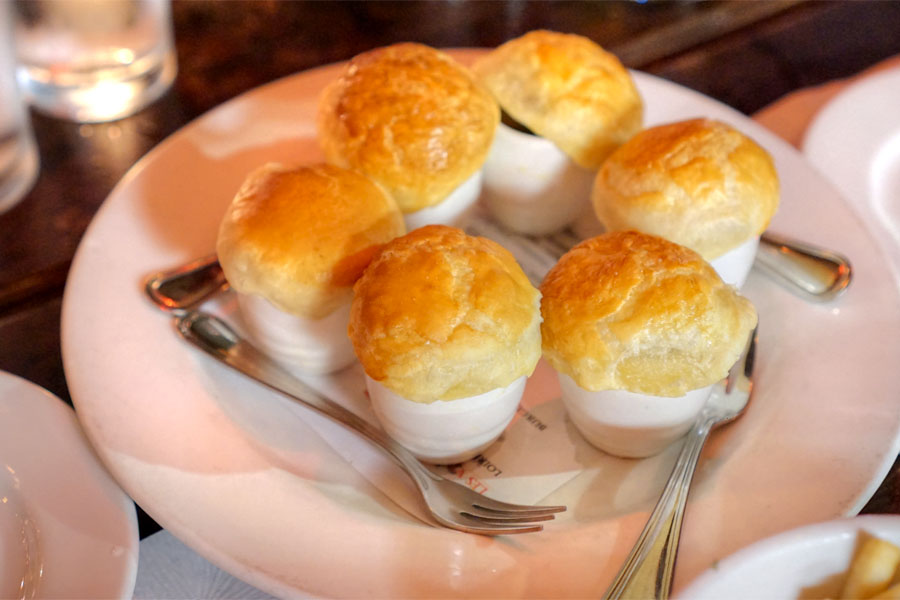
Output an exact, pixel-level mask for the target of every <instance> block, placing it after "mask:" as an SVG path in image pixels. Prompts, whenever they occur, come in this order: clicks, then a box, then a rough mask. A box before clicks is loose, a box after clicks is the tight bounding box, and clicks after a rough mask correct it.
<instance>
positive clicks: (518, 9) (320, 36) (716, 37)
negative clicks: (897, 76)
mask: <svg viewBox="0 0 900 600" xmlns="http://www.w3.org/2000/svg"><path fill="white" fill-rule="evenodd" d="M173 18H174V23H175V36H176V45H177V52H178V62H179V75H178V79H177V80H176V82H175V86H174V87H173V89H172V90H171V91H170V92H169V93H168V94H166V95H165V96H164V97H163V98H162V99H161V100H159V101H157V102H156V103H155V104H153V105H152V106H150V107H149V108H147V109H145V110H144V111H142V112H140V113H139V114H136V115H134V116H132V117H129V118H127V119H123V120H120V121H116V122H113V123H105V124H96V125H84V124H77V123H70V122H64V121H60V120H56V119H53V118H49V117H46V116H42V115H40V114H33V115H32V117H33V123H34V128H35V132H36V135H37V141H38V145H39V147H40V156H41V174H40V178H39V179H38V181H37V184H36V185H35V187H34V188H33V190H32V191H31V193H30V194H29V195H28V196H27V197H25V198H24V199H23V200H22V202H21V203H20V204H19V205H18V206H16V207H15V208H13V209H12V210H10V211H9V212H7V213H5V214H3V215H0V370H5V371H9V372H12V373H15V374H17V375H20V376H22V377H25V378H27V379H29V380H31V381H33V382H35V383H37V384H39V385H41V386H43V387H45V388H47V389H48V390H50V391H51V392H53V393H55V394H57V395H58V396H60V397H61V398H63V399H64V400H66V401H69V402H70V401H71V400H70V397H69V393H68V389H67V387H66V380H65V374H64V372H63V367H62V360H61V356H60V340H59V330H60V308H61V304H62V294H63V290H64V286H65V280H66V274H67V272H68V268H69V264H70V261H71V259H72V256H73V254H74V252H75V249H76V247H77V245H78V243H79V240H80V239H81V237H82V235H83V234H84V232H85V229H86V228H87V226H88V224H89V223H90V221H91V219H92V217H93V216H94V214H95V213H96V211H97V209H98V208H99V207H100V205H101V203H102V202H103V200H104V199H105V198H106V196H107V194H108V193H109V192H110V190H111V189H112V188H113V186H114V185H115V184H116V182H117V181H119V179H120V178H121V177H122V176H123V175H124V174H125V173H126V171H128V169H129V168H130V167H131V166H132V165H133V164H134V162H135V161H137V160H138V159H139V158H140V157H141V156H142V155H144V154H145V153H146V152H147V151H148V150H150V149H151V148H152V147H153V146H154V145H156V144H157V143H158V142H160V141H161V140H162V139H163V138H165V137H166V136H168V135H169V134H171V133H173V132H174V131H176V130H177V129H179V128H180V127H182V126H183V125H184V124H186V123H188V122H189V121H190V120H192V119H193V118H195V117H197V116H198V115H200V114H202V113H203V112H205V111H207V110H209V109H211V108H213V107H214V106H216V105H218V104H220V103H221V102H223V101H225V100H228V99H229V98H232V97H234V96H235V95H237V94H240V93H241V92H244V91H246V90H248V89H250V88H253V87H256V86H258V85H260V84H263V83H266V82H268V81H272V80H274V79H277V78H279V77H283V76H286V75H290V74H292V73H295V72H298V71H302V70H304V69H307V68H310V67H314V66H317V65H322V64H326V63H330V62H335V61H340V60H345V59H348V58H350V57H351V56H353V55H354V54H357V53H359V52H361V51H364V50H367V49H370V48H373V47H376V46H382V45H386V44H390V43H393V42H398V41H406V40H413V41H419V42H422V43H426V44H429V45H432V46H435V47H465V46H476V47H479V46H480V47H490V46H495V45H497V44H499V43H501V42H503V41H505V40H507V39H509V38H512V37H516V36H518V35H521V34H523V33H525V32H526V31H529V30H531V29H536V28H547V29H554V30H558V31H566V32H573V33H580V34H582V35H586V36H588V37H590V38H592V39H593V40H595V41H597V42H598V43H600V44H601V45H602V46H604V47H606V48H607V49H609V50H611V51H613V52H615V53H616V54H618V55H619V56H620V57H621V58H622V60H623V62H624V63H625V64H626V65H627V66H629V67H632V68H636V69H640V70H643V71H647V72H649V73H653V74H656V75H659V76H661V77H664V78H666V79H669V80H671V81H674V82H677V83H680V84H683V85H686V86H688V87H691V88H693V89H696V90H698V91H700V92H702V93H704V94H707V95H709V96H712V97H714V98H717V99H718V100H721V101H723V102H725V103H727V104H729V105H731V106H733V107H735V108H737V109H738V110H740V111H742V112H744V113H745V114H748V115H752V114H753V113H754V112H755V111H757V110H759V109H761V108H762V107H764V106H766V105H768V104H769V103H771V102H773V101H774V100H776V99H778V98H780V97H782V96H783V95H785V94H787V93H789V92H791V91H793V90H796V89H799V88H803V87H806V86H810V85H814V84H818V83H821V82H825V81H828V80H832V79H835V78H840V77H846V76H849V75H852V74H854V73H857V72H859V71H861V70H863V69H864V68H866V67H868V66H871V65H873V64H875V63H877V62H878V61H880V60H882V59H884V58H886V57H889V56H892V55H896V54H900V35H898V32H900V2H890V1H871V2H849V1H848V2H794V1H778V2H764V1H756V2H750V1H743V0H739V1H733V2H668V1H657V0H650V1H648V2H643V3H642V2H633V1H629V2H600V1H592V2H588V1H579V2H562V1H560V2H527V1H509V2H506V1H504V2H499V1H492V0H481V1H467V0H448V1H432V2H374V1H372V2H299V1H298V2H286V1H272V0H267V1H263V0H258V1H254V2H243V1H237V0H221V1H219V0H215V1H214V0H209V1H203V2H200V1H180V0H176V1H175V2H174V3H173ZM101 293H102V291H101ZM898 401H900V397H898ZM898 485H900V469H898V466H897V465H895V466H894V468H893V469H892V471H891V473H890V475H889V476H888V477H887V479H886V480H885V482H884V483H883V484H882V486H881V487H880V488H879V490H878V491H877V492H876V494H875V496H874V497H873V498H872V500H871V501H870V502H869V504H868V505H867V506H866V507H865V509H864V511H863V512H891V513H900V487H898ZM139 514H140V516H141V520H140V524H141V534H142V535H146V534H148V533H151V532H152V531H154V530H156V529H157V528H158V527H157V526H156V524H155V523H154V522H153V521H152V520H151V519H149V518H147V517H146V515H144V514H143V513H142V512H141V511H139Z"/></svg>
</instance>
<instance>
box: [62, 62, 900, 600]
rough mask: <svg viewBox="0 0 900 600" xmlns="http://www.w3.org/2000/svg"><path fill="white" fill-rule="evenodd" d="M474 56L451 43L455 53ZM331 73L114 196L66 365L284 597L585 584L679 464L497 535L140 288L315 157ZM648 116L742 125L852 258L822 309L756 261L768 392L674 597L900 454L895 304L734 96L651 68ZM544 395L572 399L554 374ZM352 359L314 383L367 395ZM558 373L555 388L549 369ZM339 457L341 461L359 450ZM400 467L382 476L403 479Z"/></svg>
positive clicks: (164, 519) (85, 254) (67, 322)
mask: <svg viewBox="0 0 900 600" xmlns="http://www.w3.org/2000/svg"><path fill="white" fill-rule="evenodd" d="M477 52H478V51H477V50H464V51H456V56H458V57H459V58H460V59H461V60H463V61H468V60H471V59H472V57H473V56H474V55H475V53H477ZM337 73H338V67H337V66H329V67H323V68H320V69H316V70H312V71H309V72H305V73H301V74H298V75H296V76H293V77H289V78H286V79H283V80H280V81H277V82H274V83H272V84H269V85H266V86H264V87H261V88H259V89H256V90H253V91H251V92H249V93H247V94H245V95H243V96H240V97H238V98H236V99H234V100H232V101H230V102H228V103H226V104H224V105H222V106H220V107H218V108H216V109H214V110H212V111H211V112H210V113H208V114H206V115H204V116H203V117H201V118H199V119H198V120H196V121H195V122H193V123H191V124H190V125H188V126H187V127H185V128H184V129H182V130H181V131H179V132H178V133H176V134H175V135H173V136H172V137H171V138H169V139H168V140H166V141H165V142H164V143H162V144H160V146H159V147H158V148H156V149H155V150H154V151H153V152H151V153H150V154H149V155H148V156H146V157H145V158H144V159H143V160H141V161H140V162H139V163H138V164H137V165H136V166H135V167H134V168H133V169H132V171H131V172H130V173H129V174H128V175H127V176H126V177H125V178H124V179H123V180H122V182H121V183H120V184H119V185H118V186H117V187H116V189H115V190H114V191H113V192H112V193H111V194H110V196H109V198H108V199H107V200H106V202H105V203H104V205H103V206H102V208H101V210H100V211H99V213H98V215H97V217H96V218H95V220H94V222H93V223H92V224H91V226H90V228H89V229H88V231H87V233H86V235H85V237H84V240H83V242H82V244H81V246H80V248H79V250H78V253H77V256H76V258H75V261H74V263H73V267H72V271H71V275H70V279H69V282H68V285H67V289H66V294H65V300H64V311H63V353H64V361H65V368H66V375H67V379H68V382H69V386H70V389H71V393H72V396H73V399H74V401H75V404H76V407H77V409H78V414H79V416H80V418H81V419H82V422H83V424H84V427H85V430H86V431H87V433H88V435H89V436H90V438H91V440H92V441H93V443H94V445H95V447H96V448H97V451H98V452H99V453H100V454H101V456H102V457H103V459H104V461H105V462H106V463H107V465H108V466H109V468H110V469H111V470H112V472H113V473H114V474H115V476H116V477H117V479H118V480H119V482H120V483H121V485H122V486H123V487H124V488H125V489H126V490H127V491H128V492H129V494H131V495H132V497H133V498H135V500H136V501H137V502H138V503H139V504H140V505H141V506H142V507H143V508H144V509H145V510H147V511H148V512H149V513H150V515H151V516H153V517H154V518H155V519H156V520H158V521H159V522H160V523H161V524H162V525H163V526H164V527H166V528H167V529H169V530H170V531H171V532H172V533H174V534H175V535H177V536H178V537H179V538H180V539H181V540H182V541H184V542H185V543H186V544H187V545H189V546H191V547H192V548H194V549H195V550H196V551H197V552H198V553H200V554H201V555H203V556H205V557H206V558H208V559H209V560H210V561H212V562H213V563H215V564H217V565H218V566H220V567H222V568H223V569H225V570H227V571H229V572H231V573H232V574H234V575H236V576H238V577H240V578H242V579H244V580H246V581H248V582H249V583H251V584H253V585H255V586H257V587H259V588H262V589H264V590H266V591H269V592H270V593H273V594H276V595H279V596H305V595H317V596H352V597H360V596H370V597H371V596H375V597H403V596H418V597H436V596H455V597H466V598H470V597H587V596H597V595H599V594H601V593H602V592H603V590H604V589H605V588H606V586H607V585H608V583H609V582H610V581H611V579H612V577H613V575H614V574H615V572H616V570H617V569H618V568H619V566H620V564H621V562H622V560H624V558H625V556H626V554H627V552H628V551H629V550H630V548H631V546H632V544H633V543H634V540H635V538H636V537H637V535H638V533H639V531H640V529H641V527H642V526H643V524H644V522H645V520H646V518H647V515H648V513H649V511H650V509H651V508H652V504H653V502H654V501H655V498H656V497H657V495H658V493H659V491H660V489H661V487H662V485H663V483H664V481H665V479H666V477H667V475H668V471H669V468H670V466H671V461H672V459H673V453H672V452H669V453H666V454H663V455H662V456H659V457H657V458H655V459H649V460H644V461H629V460H623V459H613V458H609V459H608V460H606V461H604V462H602V464H601V465H600V466H599V467H596V468H593V469H591V470H589V471H586V472H584V473H582V474H581V475H579V476H577V477H575V478H574V479H572V480H571V481H570V482H569V483H567V484H566V485H564V486H563V487H562V488H560V489H558V490H557V491H556V492H555V493H553V494H552V495H551V496H550V497H549V498H547V501H548V502H554V503H565V504H567V505H568V506H569V511H568V512H567V513H565V514H563V515H561V517H560V518H559V519H558V520H557V521H554V522H552V523H550V524H549V526H548V527H547V528H546V530H545V531H544V532H542V533H539V534H529V535H527V536H519V537H513V538H498V539H490V538H485V537H478V536H471V535H464V534H460V533H458V532H453V531H448V530H442V529H435V528H431V527H428V526H425V525H423V524H422V523H421V522H419V521H417V520H415V519H414V518H412V517H410V516H409V514H408V513H406V512H405V511H403V510H401V509H399V508H398V507H397V505H395V504H394V503H393V502H391V501H390V500H388V499H387V497H386V496H385V495H384V494H382V493H381V492H380V491H379V490H378V489H377V488H375V487H374V486H373V485H372V484H371V483H370V480H371V479H372V478H371V477H362V476H361V475H360V472H361V471H362V472H367V471H366V470H367V469H369V468H383V467H380V466H378V465H380V463H378V462H377V461H368V454H374V452H375V451H373V450H368V449H366V448H364V447H363V448H360V449H359V451H358V452H355V453H351V454H352V455H353V456H354V457H355V458H354V459H353V461H352V462H353V464H350V463H349V462H348V461H346V460H344V459H342V458H341V456H339V454H338V452H336V451H335V450H334V449H333V448H334V447H338V448H341V449H342V450H343V449H345V446H344V445H343V444H348V445H349V444H353V443H354V442H353V440H351V439H348V438H349V436H347V437H344V438H342V437H340V436H341V435H342V434H341V432H340V431H337V429H339V428H337V427H336V426H334V427H331V428H329V425H328V424H327V423H325V422H323V421H322V420H321V419H319V418H318V417H316V416H315V415H311V414H310V413H308V412H307V411H305V410H303V409H302V408H298V407H295V406H294V405H291V404H290V403H288V402H286V401H285V400H283V399H282V398H280V397H278V396H276V395H275V394H273V393H271V392H269V391H267V390H265V389H262V388H260V387H259V386H257V385H255V384H253V383H251V382H249V381H246V380H244V379H242V378H241V377H239V376H237V375H235V374H233V373H231V372H229V371H227V370H226V369H225V368H223V367H220V366H219V365H218V364H214V363H213V362H212V361H211V360H209V359H207V358H206V357H205V356H202V355H200V354H199V353H197V352H196V351H194V350H193V349H192V348H190V347H188V346H187V345H186V344H184V343H183V342H182V341H181V340H179V339H178V338H177V337H176V336H175V334H174V333H173V331H172V328H171V327H170V326H169V323H168V322H167V318H166V317H165V316H164V315H162V314H161V313H160V312H159V311H157V310H156V309H155V308H153V307H152V306H151V305H150V304H149V302H148V301H146V300H145V299H144V297H143V296H142V291H141V286H142V281H143V279H144V277H145V276H146V275H148V274H150V273H152V272H155V271H157V270H159V269H160V268H163V267H167V266H172V265H176V264H179V263H182V262H184V261H187V260H188V259H192V258H194V257H197V256H201V255H205V254H208V253H209V252H211V251H212V249H213V247H214V241H215V235H216V230H217V226H218V221H219V218H220V215H221V214H222V212H223V210H224V207H225V206H226V204H227V203H228V202H229V201H230V199H231V197H232V195H233V193H234V191H235V190H236V188H237V186H238V185H239V184H240V182H241V180H242V179H243V177H244V175H245V174H246V173H247V172H248V171H249V170H251V169H253V168H255V167H256V166H258V165H259V164H261V163H263V162H266V161H282V162H301V161H307V160H316V159H318V158H319V157H320V154H319V152H318V149H317V146H316V142H315V126H314V121H315V118H314V117H315V110H316V103H317V99H318V94H319V91H320V90H321V89H322V87H323V86H324V85H325V84H326V83H327V82H329V81H330V80H332V79H333V78H334V77H335V76H336V74H337ZM635 77H636V81H637V84H638V86H639V88H640V90H641V92H642V94H643V97H644V99H645V102H646V121H647V123H648V124H655V123H661V122H665V121H673V120H678V119H684V118H693V117H698V116H708V117H713V118H717V119H721V120H723V121H726V122H729V123H731V124H733V125H735V126H737V127H738V128H739V129H741V130H743V131H744V132H746V133H747V134H749V135H751V136H752V137H754V138H755V139H756V140H757V141H758V142H760V143H761V144H762V145H763V146H764V147H766V148H767V149H768V150H769V151H770V152H771V153H772V155H773V156H774V158H775V161H776V165H777V168H778V170H779V173H780V174H781V179H782V187H783V203H782V206H781V208H780V210H779V213H778V215H777V217H776V218H775V220H774V222H773V224H772V229H773V230H775V231H778V232H781V233H784V234H789V235H792V236H795V237H798V238H802V239H804V240H807V241H809V242H813V243H816V244H819V245H823V246H827V247H831V248H834V249H836V250H839V251H841V252H842V253H845V254H847V255H848V256H850V257H851V259H852V260H853V263H854V267H855V268H856V273H855V278H854V282H853V284H852V286H851V288H850V290H849V291H848V292H847V293H846V294H845V295H844V296H843V297H842V298H841V299H840V300H839V301H838V302H836V303H833V304H827V305H813V304H809V303H807V302H805V301H803V300H801V299H799V298H797V297H795V296H792V295H791V294H789V293H788V292H786V291H785V290H784V289H782V288H780V287H778V286H777V285H776V284H774V283H773V282H772V281H770V280H768V279H766V278H765V277H763V276H762V275H760V274H758V273H756V272H754V273H751V276H750V278H749V280H748V283H747V285H746V286H745V288H744V292H745V293H746V295H747V296H748V297H750V298H751V299H752V300H753V302H754V303H755V304H756V306H757V308H758V310H759V313H760V315H761V335H760V356H759V362H758V365H759V366H758V369H757V373H756V376H757V388H756V389H757V394H756V397H755V399H754V400H753V403H752V404H751V406H750V409H749V410H748V412H747V414H746V415H745V416H744V417H742V419H741V420H740V421H738V422H737V423H735V424H733V425H731V426H729V427H728V428H727V429H725V430H722V431H721V432H719V433H716V434H714V436H713V438H712V439H711V441H710V443H709V446H708V447H707V449H706V454H705V459H704V460H702V462H701V465H700V470H699V471H698V473H697V476H696V479H695V485H694V489H693V493H692V497H691V501H690V504H689V507H688V510H687V515H686V519H687V520H686V524H685V531H684V536H683V538H682V546H681V553H680V555H679V563H678V573H677V578H676V589H677V588H678V587H680V586H683V585H684V584H685V583H686V582H688V581H689V580H691V579H692V578H693V577H694V576H696V575H697V574H698V573H700V572H701V571H703V570H704V569H706V568H708V567H709V566H710V565H711V564H712V563H713V562H714V561H716V560H718V559H720V558H722V557H724V556H726V555H728V554H731V553H732V552H734V551H735V550H737V549H738V548H740V547H743V546H745V545H747V544H749V543H751V542H754V541H756V540H758V539H761V538H763V537H766V536H768V535H771V534H773V533H776V532H779V531H783V530H786V529H790V528H793V527H796V526H798V525H802V524H805V523H811V522H816V521H822V520H826V519H830V518H834V517H837V516H841V515H848V514H854V513H855V512H857V511H858V510H859V509H860V507H861V506H862V505H863V504H864V503H865V501H866V500H867V499H868V498H869V497H870V496H871V494H872V493H873V492H874V490H875V489H876V487H877V485H878V484H879V483H880V481H881V480H882V478H883V477H884V475H885V474H886V473H887V471H888V469H889V467H890V465H891V463H892V461H893V459H894V457H895V456H896V455H897V452H898V449H900V439H898V433H900V410H898V405H897V402H896V397H897V393H898V391H900V373H898V372H897V369H896V365H897V364H900V340H898V339H897V336H895V335H892V332H896V331H900V310H898V308H900V298H898V288H897V284H896V281H894V280H893V279H892V278H891V277H889V276H887V275H886V274H885V272H884V271H883V268H882V264H883V261H884V258H883V256H882V255H881V254H880V252H879V250H878V249H877V248H876V246H875V244H874V243H873V242H872V240H871V239H870V236H869V235H868V234H867V232H866V231H865V229H864V228H863V227H862V226H861V224H860V223H859V222H858V221H857V220H856V219H855V217H854V214H853V212H852V211H851V210H850V209H849V207H848V206H847V205H846V204H845V203H844V201H843V200H842V199H841V197H840V196H839V195H838V194H837V193H836V192H835V190H834V189H833V188H832V187H831V186H830V185H829V184H828V183H827V182H826V181H825V180H824V179H823V178H822V177H821V176H820V175H818V174H817V173H816V172H815V171H814V170H813V169H812V168H810V166H809V165H808V164H807V163H806V162H805V161H804V159H803V158H802V157H801V156H800V155H799V154H798V153H797V152H796V151H794V150H793V149H792V148H790V147H789V146H788V145H787V144H785V143H784V142H782V141H781V140H780V139H778V138H777V137H775V136H774V135H772V134H771V133H769V132H768V131H766V130H765V129H763V128H762V127H760V126H759V125H757V124H755V123H754V122H752V121H751V120H749V119H748V118H746V117H744V116H743V115H741V114H739V113H737V112H736V111H734V110H732V109H730V108H728V107H726V106H724V105H722V104H720V103H717V102H715V101H713V100H711V99H709V98H707V97H705V96H702V95H700V94H698V93H696V92H693V91H691V90H688V89H685V88H683V87H680V86H677V85H674V84H672V83H670V82H667V81H664V80H662V79H658V78H656V77H652V76H649V75H646V74H642V73H636V74H635ZM536 379H538V380H540V383H541V385H542V387H541V390H544V391H543V392H541V393H547V394H550V395H553V394H555V393H556V387H555V382H553V381H552V374H551V373H549V370H548V369H547V367H546V366H545V365H541V366H540V367H539V369H538V372H537V374H536ZM358 381H359V372H358V370H354V369H351V370H350V372H349V374H343V375H342V376H341V378H339V379H335V380H329V379H328V378H324V379H321V380H318V381H316V384H317V385H319V386H321V387H325V388H329V386H330V388H331V389H333V390H335V391H342V390H343V391H346V390H348V389H351V390H356V389H361V388H356V387H355V386H357V385H358ZM548 381H549V382H550V383H548ZM342 454H343V455H344V456H347V455H348V453H346V452H343V453H342ZM384 468H385V469H387V470H386V471H385V473H384V474H383V476H384V477H385V478H388V479H390V478H394V479H398V478H399V479H402V477H401V475H399V473H398V472H395V471H390V470H389V469H390V467H384Z"/></svg>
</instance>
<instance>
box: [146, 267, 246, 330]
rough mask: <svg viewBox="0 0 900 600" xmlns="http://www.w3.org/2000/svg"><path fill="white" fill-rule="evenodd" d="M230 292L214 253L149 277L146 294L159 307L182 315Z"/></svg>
mask: <svg viewBox="0 0 900 600" xmlns="http://www.w3.org/2000/svg"><path fill="white" fill-rule="evenodd" d="M226 289H228V281H226V280H225V274H224V273H223V272H222V267H221V265H219V260H218V258H216V255H215V254H210V255H209V256H206V257H204V258H198V259H197V260H194V261H191V262H189V263H187V264H184V265H181V266H178V267H175V268H174V269H169V270H167V271H160V272H159V273H155V274H153V275H151V276H150V277H148V278H147V280H146V282H145V283H144V291H145V292H146V293H147V295H148V296H149V297H150V299H151V300H152V301H153V302H154V304H156V305H157V306H158V307H160V308H162V309H163V310H165V311H168V312H171V313H174V314H175V315H176V316H181V315H183V314H185V313H186V312H187V311H189V310H191V309H192V308H196V307H197V306H200V305H201V304H203V303H204V302H205V301H207V300H209V299H210V298H212V297H213V296H215V295H216V294H218V293H219V292H221V291H223V290H226Z"/></svg>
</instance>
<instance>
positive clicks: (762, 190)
mask: <svg viewBox="0 0 900 600" xmlns="http://www.w3.org/2000/svg"><path fill="white" fill-rule="evenodd" d="M778 201H779V183H778V174H777V172H776V170H775V165H774V163H773V161H772V158H771V156H769V154H768V153H767V152H766V151H765V150H764V149H763V148H761V147H760V146H759V145H758V144H756V142H754V141H753V140H751V139H750V138H749V137H747V136H746V135H744V134H743V133H741V132H740V131H738V130H736V129H734V128H733V127H731V126H730V125H726V124H725V123H721V122H718V121H714V120H710V119H692V120H687V121H679V122H677V123H669V124H665V125H659V126H657V127H651V128H649V129H645V130H644V131H641V132H640V133H638V134H637V135H635V136H634V137H633V138H632V139H630V140H629V141H628V142H627V143H626V144H624V145H623V146H622V147H621V148H619V149H618V150H616V151H615V152H614V153H613V154H612V155H611V156H610V157H609V159H607V160H606V162H605V163H604V164H603V167H602V168H601V169H600V171H599V172H598V173H597V177H596V179H595V181H594V188H593V192H592V202H593V206H594V212H595V213H596V215H597V218H598V219H599V220H600V222H601V223H602V224H603V226H604V227H605V228H606V229H607V230H608V231H614V230H623V229H637V230H640V231H645V232H647V233H652V234H655V235H659V236H662V237H664V238H666V239H668V240H671V241H673V242H676V243H678V244H681V245H683V246H687V247H688V248H691V249H693V250H695V251H697V252H699V253H700V255H701V256H703V258H705V259H706V260H708V261H710V260H713V259H715V258H718V257H719V256H721V255H723V254H725V253H726V252H728V251H730V250H732V249H734V248H736V247H738V246H740V245H741V244H742V243H744V242H746V241H747V240H750V239H751V238H753V237H756V236H758V235H759V234H760V233H762V232H763V231H764V230H765V228H766V227H767V226H768V224H769V221H770V220H771V218H772V216H773V215H774V214H775V211H776V209H777V207H778Z"/></svg>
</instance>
